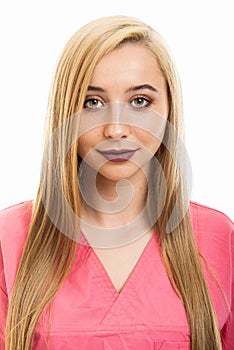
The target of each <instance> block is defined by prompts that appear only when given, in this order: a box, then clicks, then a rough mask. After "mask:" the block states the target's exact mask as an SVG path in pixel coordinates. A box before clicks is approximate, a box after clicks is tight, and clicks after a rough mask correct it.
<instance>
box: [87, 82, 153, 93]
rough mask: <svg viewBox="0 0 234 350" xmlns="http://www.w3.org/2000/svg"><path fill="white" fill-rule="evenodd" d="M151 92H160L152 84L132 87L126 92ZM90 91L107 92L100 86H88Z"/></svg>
mask: <svg viewBox="0 0 234 350" xmlns="http://www.w3.org/2000/svg"><path fill="white" fill-rule="evenodd" d="M145 89H147V90H151V91H154V92H158V90H157V89H156V88H155V87H153V86H152V85H150V84H142V85H136V86H131V87H130V88H128V89H127V90H126V92H131V91H138V90H145ZM88 91H98V92H106V90H105V89H103V88H101V87H99V86H91V85H90V86H88Z"/></svg>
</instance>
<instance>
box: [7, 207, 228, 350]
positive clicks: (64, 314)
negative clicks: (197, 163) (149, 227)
mask: <svg viewBox="0 0 234 350" xmlns="http://www.w3.org/2000/svg"><path fill="white" fill-rule="evenodd" d="M31 206H32V203H31V202H25V203H21V204H19V205H16V206H13V207H10V208H8V209H5V210H4V211H2V212H1V214H0V242H1V247H0V248H1V251H0V349H4V336H3V334H4V328H5V319H6V312H7V305H8V297H9V295H10V293H11V290H12V286H13V283H14V279H15V274H16V270H17V266H18V262H19V259H20V256H21V253H22V248H23V244H24V242H25V238H26V235H27V232H28V227H29V224H30V217H31ZM191 216H192V221H193V227H194V232H195V237H196V241H197V245H198V248H199V251H200V252H201V255H202V256H203V257H204V258H205V260H206V261H207V263H208V264H207V263H205V260H203V259H202V263H203V266H204V270H205V275H206V278H207V282H208V285H209V288H210V291H211V295H212V299H213V302H214V305H215V309H216V312H217V315H218V320H219V325H220V329H221V334H222V338H223V349H225V350H234V323H233V322H234V320H233V319H231V312H233V310H234V297H233V281H234V276H233V271H234V269H233V267H232V266H233V260H232V259H233V256H234V251H233V247H234V244H233V241H232V242H231V240H233V233H234V225H233V223H232V222H231V220H230V219H228V217H226V216H225V215H224V214H222V213H220V212H218V211H216V210H213V209H210V208H207V207H205V206H201V205H199V204H197V203H194V202H193V203H191ZM210 269H212V270H213V271H214V272H215V275H216V278H217V279H218V281H219V283H220V285H221V288H222V292H223V293H224V294H225V296H226V299H227V302H228V304H229V305H230V307H231V310H230V309H229V308H228V307H227V305H226V303H225V302H224V299H223V295H222V292H221V291H220V289H219V288H218V286H217V283H216V282H215V281H214V279H213V278H212V275H211V274H210V272H209V271H210ZM191 283H192V281H191ZM47 316H48V315H47V311H46V312H45V313H44V314H43V317H42V319H41V320H40V322H39V324H38V326H37V329H36V333H35V339H34V344H33V350H44V349H46V341H45V339H46V331H47ZM49 346H50V347H49V349H51V350H70V349H82V350H93V349H95V350H111V349H115V350H120V349H121V350H142V349H144V350H156V349H160V350H168V349H171V350H172V349H173V350H175V349H184V350H186V349H187V350H188V349H189V348H190V336H189V327H188V323H187V318H186V313H185V310H184V307H183V304H182V303H181V301H180V299H179V298H178V296H177V295H176V294H175V292H174V291H173V289H172V286H171V284H170V282H169V279H168V277H167V275H166V272H165V269H164V267H163V264H162V261H161V258H160V252H159V247H158V240H157V235H156V234H155V235H154V236H153V237H152V238H151V240H150V241H149V242H148V244H147V246H146V247H145V249H144V252H143V253H142V256H141V257H140V259H139V260H138V262H137V264H136V266H135V268H134V270H133V272H132V273H131V275H130V277H129V279H128V281H127V282H126V284H125V286H124V288H123V289H122V291H121V293H118V292H117V291H116V290H115V288H114V286H113V284H112V282H111V280H110V278H109V276H108V275H107V273H106V271H105V269H104V267H103V265H102V264H101V262H100V260H99V259H98V257H97V255H96V254H95V252H94V250H93V249H92V248H91V247H88V246H84V245H80V247H79V250H78V254H77V258H76V260H75V263H74V266H73V269H72V271H71V273H70V275H69V277H68V279H67V280H66V282H65V283H64V285H63V287H62V288H61V289H60V291H59V292H58V293H57V295H56V297H55V299H54V303H53V314H52V321H51V331H50V341H49Z"/></svg>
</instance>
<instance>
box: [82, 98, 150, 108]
mask: <svg viewBox="0 0 234 350" xmlns="http://www.w3.org/2000/svg"><path fill="white" fill-rule="evenodd" d="M137 99H142V100H144V101H145V105H144V106H140V107H139V106H138V107H137V106H133V108H134V109H143V108H148V107H149V106H150V105H151V104H152V100H151V99H150V98H148V97H145V96H144V95H139V96H135V97H134V98H133V99H132V100H131V102H130V103H131V104H132V102H133V101H136V100H137ZM90 101H97V103H99V102H100V103H101V104H102V106H101V107H89V106H88V105H87V104H88V102H90ZM103 105H104V103H103V102H102V101H101V100H100V99H99V98H95V97H92V98H88V99H87V100H85V102H84V108H86V109H90V110H94V109H97V108H102V107H103Z"/></svg>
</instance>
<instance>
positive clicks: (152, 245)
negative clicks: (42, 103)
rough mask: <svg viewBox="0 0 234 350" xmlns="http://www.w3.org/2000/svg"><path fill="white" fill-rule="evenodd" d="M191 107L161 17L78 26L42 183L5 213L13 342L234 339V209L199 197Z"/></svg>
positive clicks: (2, 228)
mask: <svg viewBox="0 0 234 350" xmlns="http://www.w3.org/2000/svg"><path fill="white" fill-rule="evenodd" d="M181 115H182V106H181V93H180V84H179V79H178V76H177V74H176V71H175V68H174V66H173V63H172V60H171V58H170V55H169V54H168V50H167V49H166V47H165V44H164V43H163V41H162V39H161V38H160V36H159V34H157V33H156V32H155V31H154V30H153V29H152V28H150V27H149V26H147V25H145V24H144V23H142V22H140V21H138V20H136V19H133V18H128V17H121V16H115V17H107V18H101V19H98V20H96V21H93V22H91V23H89V24H87V25H86V26H84V27H83V28H81V29H80V30H79V31H78V32H77V33H75V35H74V36H73V37H72V38H71V39H70V41H69V42H68V43H67V45H66V47H65V48H64V51H63V53H62V55H61V57H60V60H59V62H58V65H57V70H56V73H55V76H54V81H53V86H52V91H51V96H50V103H49V113H48V125H47V134H46V140H45V141H46V142H45V156H44V159H43V163H42V169H41V179H40V186H39V190H38V194H37V197H36V199H35V201H33V202H26V203H21V204H19V205H16V206H13V207H11V208H8V209H6V210H4V211H3V212H2V213H1V218H0V237H1V271H2V273H1V284H0V286H1V288H0V293H1V294H0V297H1V334H2V340H1V341H2V343H1V346H2V347H1V348H4V347H5V348H6V349H7V350H13V349H14V350H15V349H17V350H18V349H22V350H28V349H47V348H48V349H56V350H60V349H146V350H148V349H149V350H150V349H193V350H208V349H212V350H214V349H217V350H218V349H229V350H230V349H234V336H233V333H234V329H233V327H234V326H233V319H232V318H231V313H232V307H233V294H232V287H233V276H232V268H231V264H232V253H233V245H232V243H231V239H232V236H233V223H232V222H231V221H230V220H229V219H228V218H227V217H226V216H225V215H224V214H222V213H220V212H218V211H215V210H213V209H210V208H207V207H205V206H201V205H199V204H196V203H190V206H189V202H188V199H187V198H188V194H187V192H188V190H187V185H186V176H185V175H186V174H185V172H184V170H183V159H184V158H183V143H182V141H181V139H180V137H181V135H182V130H181V120H180V119H181ZM181 155H182V156H181ZM77 174H78V176H77ZM231 249H232V251H231ZM4 332H5V334H4Z"/></svg>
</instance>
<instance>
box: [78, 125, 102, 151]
mask: <svg viewBox="0 0 234 350" xmlns="http://www.w3.org/2000/svg"><path fill="white" fill-rule="evenodd" d="M99 137H100V133H99V132H97V131H96V132H95V130H92V131H90V132H87V133H86V134H84V135H82V136H80V138H79V141H78V154H79V156H80V157H81V158H84V157H85V156H86V154H87V153H88V152H89V151H90V150H91V149H93V148H95V147H96V146H97V145H98V143H100V141H98V140H99Z"/></svg>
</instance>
